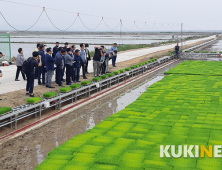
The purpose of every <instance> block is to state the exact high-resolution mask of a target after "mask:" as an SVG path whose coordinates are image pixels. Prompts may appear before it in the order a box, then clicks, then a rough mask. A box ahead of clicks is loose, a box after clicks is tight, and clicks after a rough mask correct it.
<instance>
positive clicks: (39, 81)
mask: <svg viewBox="0 0 222 170" xmlns="http://www.w3.org/2000/svg"><path fill="white" fill-rule="evenodd" d="M45 73H46V70H45V68H44V66H40V67H38V83H41V80H40V79H41V75H42V83H43V84H45Z"/></svg>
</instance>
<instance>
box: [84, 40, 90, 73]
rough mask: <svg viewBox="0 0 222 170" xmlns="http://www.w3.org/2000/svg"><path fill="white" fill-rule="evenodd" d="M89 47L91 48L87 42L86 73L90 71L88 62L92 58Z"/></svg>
mask: <svg viewBox="0 0 222 170" xmlns="http://www.w3.org/2000/svg"><path fill="white" fill-rule="evenodd" d="M88 48H89V44H85V54H86V67H85V74H89V72H88V64H89V61H90V60H91V57H90V54H89V49H88Z"/></svg>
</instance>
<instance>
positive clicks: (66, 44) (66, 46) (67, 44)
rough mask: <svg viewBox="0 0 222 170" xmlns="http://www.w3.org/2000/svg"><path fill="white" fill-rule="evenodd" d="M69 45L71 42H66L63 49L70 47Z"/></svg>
mask: <svg viewBox="0 0 222 170" xmlns="http://www.w3.org/2000/svg"><path fill="white" fill-rule="evenodd" d="M68 46H69V43H67V42H66V43H65V46H64V48H63V49H64V50H66V49H67V48H68Z"/></svg>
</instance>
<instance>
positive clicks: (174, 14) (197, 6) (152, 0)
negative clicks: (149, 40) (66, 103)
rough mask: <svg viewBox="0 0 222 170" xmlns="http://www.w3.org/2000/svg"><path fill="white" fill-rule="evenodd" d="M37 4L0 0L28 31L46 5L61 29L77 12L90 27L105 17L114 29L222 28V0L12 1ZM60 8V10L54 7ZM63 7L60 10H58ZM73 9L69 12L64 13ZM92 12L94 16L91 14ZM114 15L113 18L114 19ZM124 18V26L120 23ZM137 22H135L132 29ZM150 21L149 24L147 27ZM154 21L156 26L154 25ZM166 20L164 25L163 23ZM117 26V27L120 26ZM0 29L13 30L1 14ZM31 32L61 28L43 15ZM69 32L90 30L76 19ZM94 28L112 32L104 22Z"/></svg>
mask: <svg viewBox="0 0 222 170" xmlns="http://www.w3.org/2000/svg"><path fill="white" fill-rule="evenodd" d="M9 1H11V2H13V1H14V2H17V3H18V2H19V3H24V4H29V5H34V6H40V7H32V6H25V5H19V4H14V3H9V2H6V1H4V0H0V12H1V13H2V14H3V15H4V17H5V18H6V20H7V21H8V22H9V23H10V24H11V25H12V26H13V27H15V28H16V29H18V30H25V29H28V28H29V27H30V26H31V25H33V24H34V23H35V22H36V20H37V19H38V17H39V16H40V13H41V12H42V10H43V8H41V7H45V8H46V12H47V14H48V16H49V18H50V19H51V21H52V22H53V24H54V25H55V26H56V27H58V28H59V29H61V30H64V29H67V28H68V27H70V25H71V24H72V23H73V22H74V20H75V19H76V16H77V13H79V16H80V18H81V20H82V22H83V23H84V24H85V26H86V27H88V28H89V29H93V28H95V27H97V26H98V24H99V23H100V21H101V19H102V16H103V17H104V21H105V22H106V24H107V25H108V26H109V27H110V28H112V29H113V28H116V29H115V30H114V31H118V32H119V31H120V29H122V31H180V30H181V23H183V30H222V22H220V20H221V17H220V16H221V14H222V8H221V7H222V0H137V1H135V0H78V1H77V0H47V1H46V0H9ZM51 9H58V10H51ZM59 10H60V11H59ZM63 11H70V12H63ZM91 15H93V16H91ZM95 16H98V17H95ZM111 18H113V19H111ZM120 19H122V26H118V24H119V23H120ZM134 21H136V22H135V23H136V25H137V26H136V25H134V27H133V28H132V29H131V30H128V29H130V28H131V27H132V25H133V24H134ZM145 22H147V26H145ZM154 23H155V25H154ZM162 23H164V24H162ZM117 26H118V27H117ZM0 30H13V29H12V28H11V27H10V26H8V25H7V23H6V22H5V21H4V19H3V18H2V16H0ZM30 31H58V30H57V29H56V28H55V27H53V25H52V24H51V23H50V21H49V20H48V18H47V16H46V14H45V13H43V14H42V16H41V18H40V20H39V21H38V22H37V24H36V25H35V26H34V27H33V28H31V29H30ZM68 31H92V30H88V29H87V28H85V27H84V25H83V24H82V23H81V21H80V19H79V18H77V20H76V22H75V23H74V25H73V26H72V27H71V28H70V29H69V30H68ZM93 31H113V30H110V29H108V28H107V26H106V25H105V23H104V22H102V23H101V25H100V26H99V27H98V28H97V29H95V30H93Z"/></svg>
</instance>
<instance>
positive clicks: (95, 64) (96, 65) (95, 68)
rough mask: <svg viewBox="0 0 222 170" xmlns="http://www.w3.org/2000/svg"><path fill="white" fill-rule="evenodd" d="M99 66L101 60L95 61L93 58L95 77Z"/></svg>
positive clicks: (98, 71) (97, 74)
mask: <svg viewBox="0 0 222 170" xmlns="http://www.w3.org/2000/svg"><path fill="white" fill-rule="evenodd" d="M100 66H101V62H100V61H95V60H93V71H94V76H97V77H98V76H99V73H100Z"/></svg>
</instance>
